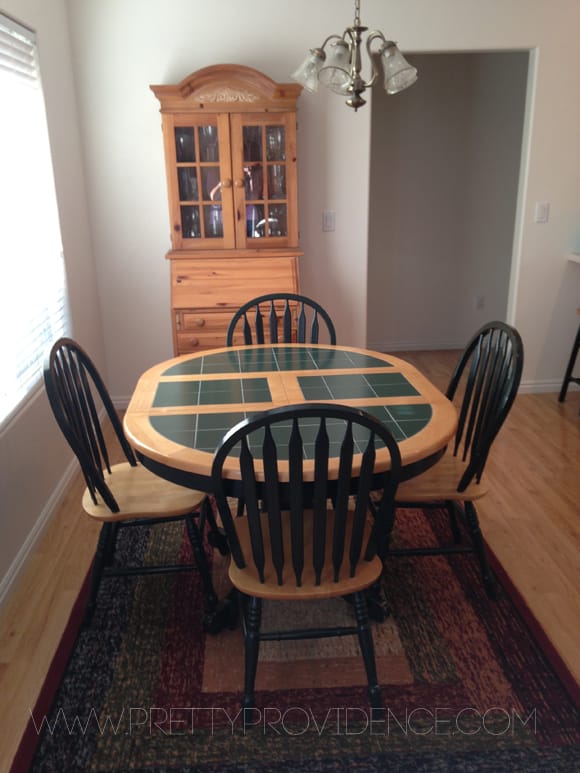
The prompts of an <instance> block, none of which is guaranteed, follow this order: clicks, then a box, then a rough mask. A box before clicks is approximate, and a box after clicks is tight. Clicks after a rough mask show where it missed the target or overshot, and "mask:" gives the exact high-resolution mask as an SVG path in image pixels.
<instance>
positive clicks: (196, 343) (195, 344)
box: [189, 338, 199, 346]
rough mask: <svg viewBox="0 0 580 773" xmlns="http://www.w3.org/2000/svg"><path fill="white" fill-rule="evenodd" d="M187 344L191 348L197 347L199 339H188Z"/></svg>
mask: <svg viewBox="0 0 580 773" xmlns="http://www.w3.org/2000/svg"><path fill="white" fill-rule="evenodd" d="M189 343H190V345H191V346H197V345H198V343H199V338H190V339H189Z"/></svg>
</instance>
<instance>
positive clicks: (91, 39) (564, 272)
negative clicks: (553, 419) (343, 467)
mask: <svg viewBox="0 0 580 773" xmlns="http://www.w3.org/2000/svg"><path fill="white" fill-rule="evenodd" d="M68 8H69V14H70V23H71V28H72V31H73V41H74V44H73V49H74V64H75V68H74V69H75V77H76V81H77V89H78V99H79V105H80V111H81V122H82V130H83V137H84V142H85V150H86V156H85V158H86V164H87V177H88V189H89V200H90V206H91V222H92V226H93V234H94V241H93V246H94V252H95V257H96V261H97V266H98V272H99V286H100V290H101V302H102V305H103V319H104V333H105V341H106V350H107V352H106V353H107V362H108V366H109V367H108V370H109V376H110V383H111V387H112V391H113V394H114V395H115V396H116V397H117V398H118V399H120V400H122V399H124V398H127V396H128V395H129V394H130V392H131V390H132V387H133V385H134V383H135V380H136V378H137V376H138V375H139V373H140V372H141V371H142V370H143V369H144V368H146V367H147V366H148V365H150V364H152V363H153V362H155V361H157V360H160V359H161V358H163V357H166V356H168V355H170V354H171V342H170V327H169V314H168V266H167V263H166V261H164V260H163V255H164V254H165V252H166V251H167V249H168V248H169V235H168V215H167V204H166V192H165V179H164V172H163V155H162V143H161V133H160V120H159V115H158V112H157V111H158V104H157V101H156V100H155V98H154V96H153V94H152V93H151V92H150V91H149V88H148V86H149V84H150V83H171V82H176V81H179V80H180V79H181V78H183V77H184V76H185V75H187V74H188V73H190V72H192V71H193V70H196V69H198V68H200V67H203V66H206V65H208V64H211V63H217V62H237V63H241V64H246V65H250V66H254V67H257V68H258V69H261V70H264V71H265V72H266V73H267V74H268V75H270V76H271V77H273V78H275V79H277V80H288V73H289V72H291V71H292V69H293V68H294V66H295V65H296V64H297V63H298V62H299V61H300V60H301V58H302V56H303V54H304V52H305V51H306V50H307V49H308V48H309V47H311V46H313V45H316V44H319V43H320V42H322V40H323V38H324V37H325V36H326V35H327V34H328V33H330V32H332V31H339V32H341V31H342V29H343V28H344V27H345V26H346V25H347V24H349V23H351V20H352V3H351V2H350V0H340V2H337V0H333V1H332V2H331V0H294V1H293V2H292V3H284V2H281V1H280V0H268V2H266V0H245V2H244V3H240V2H238V0H213V1H212V2H211V3H207V2H202V0H198V1H196V0H69V2H68ZM362 20H363V23H366V24H368V25H369V26H370V27H371V28H372V27H378V28H380V29H382V30H383V31H385V32H386V33H387V34H388V35H392V36H393V37H395V38H396V39H397V40H398V41H399V43H400V45H401V47H402V48H403V49H405V50H411V51H416V52H437V51H469V50H475V51H477V50H479V51H489V50H499V51H501V50H506V49H507V50H512V49H515V50H518V49H519V50H527V49H535V48H536V47H537V50H538V55H537V77H535V80H534V84H533V101H532V103H531V108H532V110H533V114H532V117H531V121H530V134H529V136H527V137H526V138H525V142H526V143H527V144H526V148H527V150H528V151H529V152H528V153H527V156H526V159H525V161H526V167H525V178H524V185H523V188H522V191H523V195H522V199H521V211H520V215H519V216H520V221H519V222H518V230H517V242H516V253H517V271H518V274H517V277H516V279H517V284H516V285H514V287H513V288H512V296H511V308H510V320H511V321H512V322H515V323H516V324H517V325H518V327H519V328H520V330H521V332H522V335H523V337H524V342H525V345H526V366H525V373H524V381H526V382H528V383H533V384H535V385H537V386H540V387H541V386H544V385H546V384H548V385H552V386H553V388H556V383H557V381H558V380H559V379H560V378H561V373H562V371H563V369H564V365H565V361H566V357H567V353H568V350H569V341H570V339H571V337H572V335H573V331H574V327H575V324H576V318H575V313H574V312H575V308H576V306H577V300H576V299H575V297H574V296H575V295H577V293H578V288H579V287H580V271H578V268H577V266H573V267H572V268H570V267H568V266H567V265H566V263H565V260H564V254H565V253H566V252H567V251H568V250H570V249H572V248H573V247H574V246H576V243H575V240H576V239H577V238H578V236H579V234H578V229H579V228H580V226H579V221H580V180H579V178H578V174H577V172H576V171H575V170H577V169H578V166H579V164H578V155H579V150H578V140H577V137H578V125H579V123H580V122H579V117H580V103H579V101H578V99H577V98H575V97H576V95H577V94H578V91H579V88H580V49H579V47H578V46H577V41H576V33H577V30H578V28H579V26H580V4H579V3H578V2H577V1H576V0H556V1H555V2H552V3H546V2H544V0H508V1H507V2H506V0H487V2H485V3H482V2H480V0H438V2H437V3H433V2H426V0H392V1H391V2H389V3H384V2H381V1H380V0H366V2H365V3H364V4H363V8H362ZM306 21H307V22H308V23H305V22H306ZM370 117H371V111H370V109H369V108H368V107H366V108H362V109H361V110H360V111H359V112H358V113H357V114H355V113H354V112H353V111H351V110H349V108H347V107H346V106H344V105H343V104H342V101H341V99H340V98H339V97H337V96H335V95H328V94H325V95H321V94H319V95H317V96H316V97H313V96H310V95H306V94H305V95H303V96H302V97H301V98H300V100H299V154H300V155H299V158H300V160H299V183H300V191H299V196H300V218H301V243H302V247H303V249H304V251H305V253H306V254H305V257H304V258H303V259H302V260H301V266H300V273H301V280H302V289H303V290H304V291H305V292H307V293H310V294H312V295H314V296H315V297H317V298H318V299H319V300H320V301H321V302H322V303H323V304H324V305H325V306H327V307H328V308H329V310H330V312H331V314H332V316H333V318H334V319H335V320H336V325H337V328H338V335H339V340H341V341H343V342H345V343H353V344H364V343H365V342H366V340H367V329H366V318H365V311H364V310H365V307H366V300H367V299H366V294H367V253H368V245H367V220H368V191H369V168H368V164H369V151H370V142H369V137H370ZM536 200H549V201H550V202H551V205H552V209H551V212H552V216H551V221H550V223H548V224H547V225H537V224H534V223H533V222H532V213H533V206H534V202H535V201H536ZM325 208H328V209H334V210H335V211H336V223H337V227H336V231H335V232H334V233H329V234H326V233H324V234H323V233H322V231H321V211H322V210H323V209H325ZM409 303H410V304H412V299H410V300H409Z"/></svg>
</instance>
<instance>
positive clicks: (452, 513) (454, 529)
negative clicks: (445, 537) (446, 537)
mask: <svg viewBox="0 0 580 773" xmlns="http://www.w3.org/2000/svg"><path fill="white" fill-rule="evenodd" d="M445 507H446V508H447V512H448V513H449V524H450V526H451V533H452V534H453V541H454V542H455V544H456V545H459V543H460V542H461V531H460V530H459V523H458V521H457V505H456V504H455V502H453V501H452V500H448V501H446V502H445Z"/></svg>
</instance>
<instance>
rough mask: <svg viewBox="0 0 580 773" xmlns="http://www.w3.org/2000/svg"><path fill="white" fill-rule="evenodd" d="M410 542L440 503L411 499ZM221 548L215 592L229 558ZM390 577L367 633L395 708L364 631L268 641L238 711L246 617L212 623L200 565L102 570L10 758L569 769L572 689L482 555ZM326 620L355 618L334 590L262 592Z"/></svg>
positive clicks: (174, 535) (275, 618) (164, 553)
mask: <svg viewBox="0 0 580 773" xmlns="http://www.w3.org/2000/svg"><path fill="white" fill-rule="evenodd" d="M125 532H134V530H125ZM123 539H124V542H123V544H122V553H123V554H124V556H123V560H127V559H129V558H130V559H131V560H133V561H136V562H138V563H139V562H151V563H153V562H157V561H159V560H162V559H163V558H167V557H168V556H175V555H180V557H181V560H183V561H184V562H186V561H189V560H190V559H191V557H190V555H189V547H188V541H187V538H186V537H185V535H184V533H183V530H182V528H181V526H178V525H175V524H171V525H167V526H164V527H162V528H161V529H160V528H156V529H154V530H151V531H150V533H147V534H144V535H142V536H140V537H137V536H136V535H135V534H134V533H132V534H128V533H124V534H123ZM418 540H421V541H422V543H423V544H437V543H438V542H440V541H447V540H448V529H447V524H446V520H445V516H444V514H443V513H439V512H435V513H433V512H430V513H429V515H428V516H427V515H425V514H424V513H423V512H422V511H421V510H407V511H405V517H403V518H399V519H398V525H397V533H396V543H397V545H398V546H399V547H403V546H405V545H408V544H411V543H413V544H417V541H418ZM211 560H212V562H213V566H212V571H213V575H214V578H215V582H216V586H217V589H218V591H219V594H220V596H221V597H223V596H225V595H226V594H227V592H228V591H229V584H228V580H227V573H226V571H227V559H224V558H222V557H221V556H219V555H217V554H216V555H213V554H212V555H211ZM383 585H384V592H385V595H386V598H387V600H388V603H389V606H390V609H391V615H390V617H389V618H388V619H387V620H386V621H385V622H383V623H374V624H373V631H374V638H375V646H376V655H377V666H378V671H379V679H380V683H381V685H382V690H383V700H384V706H385V710H384V712H383V715H382V717H371V714H370V711H369V705H368V701H367V696H366V689H365V678H364V672H363V668H362V663H361V658H360V655H359V652H358V645H357V641H356V639H355V638H351V637H345V638H342V639H326V640H318V641H317V640H310V641H304V642H268V643H263V645H262V648H261V651H260V662H259V666H258V676H257V681H256V687H257V693H256V698H257V708H256V709H255V710H253V711H251V712H245V713H243V712H241V711H240V708H239V699H240V693H241V689H242V684H243V671H244V663H243V641H242V635H241V631H240V630H239V629H236V630H233V631H232V630H225V631H222V632H221V633H220V634H218V635H209V634H205V633H204V632H203V628H202V609H203V599H202V593H201V587H200V582H199V578H198V576H197V575H195V574H182V575H167V576H147V577H139V578H135V577H134V578H123V579H119V578H117V579H114V580H106V581H104V582H103V584H102V587H101V591H100V595H99V599H98V607H97V611H96V613H95V616H94V618H93V620H92V622H91V625H90V627H88V628H86V627H85V628H83V629H81V631H80V633H79V634H78V637H77V639H76V643H75V646H74V649H73V652H72V654H71V656H70V659H69V661H68V665H67V667H66V670H65V672H64V674H63V675H62V678H61V679H60V680H59V681H60V684H59V687H58V690H57V691H56V694H54V696H51V697H52V704H51V707H50V710H48V709H47V708H46V705H45V706H43V705H42V703H40V704H39V705H37V707H35V708H34V709H32V710H31V718H30V723H29V729H28V732H27V734H26V736H25V738H24V739H23V742H22V744H21V748H20V750H19V753H18V756H17V758H16V761H15V766H14V770H31V771H59V772H60V771H66V772H67V773H70V772H71V771H110V772H114V773H121V772H123V773H128V772H129V771H138V772H139V773H146V772H151V773H152V772H153V771H159V772H160V773H161V772H165V771H166V772H167V773H169V772H177V771H278V772H280V773H282V772H283V771H298V770H304V771H338V770H351V771H357V772H358V771H526V773H529V771H566V772H568V771H572V770H574V769H576V768H575V765H576V764H577V760H578V758H579V752H580V750H579V743H578V742H579V740H580V731H579V723H578V713H577V711H576V709H575V705H574V701H573V700H572V698H571V695H570V693H569V691H568V690H567V689H566V687H565V685H564V684H563V683H562V681H561V679H560V678H559V677H558V675H557V673H556V671H555V670H554V668H553V667H552V665H551V664H550V662H549V660H548V659H547V657H546V656H545V654H544V652H543V651H542V649H541V647H540V645H539V644H538V640H537V639H536V638H534V636H533V635H532V634H531V632H530V630H529V628H528V626H527V624H526V622H525V620H524V618H523V617H522V616H521V615H520V613H519V611H518V610H517V609H516V607H515V606H514V603H513V601H512V600H511V598H510V596H509V595H508V593H507V592H506V591H505V588H504V587H503V586H502V587H500V590H499V597H498V599H497V600H496V601H491V600H489V599H488V597H487V596H486V594H485V591H484V589H483V586H482V583H481V580H480V577H479V573H478V569H477V566H476V563H475V561H474V559H473V557H472V556H466V555H459V556H453V557H443V556H434V557H413V558H407V557H405V558H392V559H390V560H389V561H388V562H387V566H386V568H385V574H384V578H383ZM81 606H82V605H81V604H79V608H80V607H81ZM326 619H328V620H332V621H333V622H334V621H338V622H342V623H345V624H347V625H348V624H352V612H351V610H350V608H349V606H348V605H347V604H346V603H345V602H344V601H343V600H342V599H336V600H332V601H327V602H320V603H317V604H313V603H312V602H310V603H309V604H303V605H302V604H297V603H288V604H279V605H278V604H272V605H270V607H268V605H267V603H265V605H264V622H263V628H264V629H266V628H267V627H274V626H278V625H280V624H281V621H282V623H285V624H287V625H288V627H292V624H293V623H294V622H296V621H300V623H299V624H300V626H301V627H304V625H305V624H307V623H308V620H312V621H315V622H316V624H320V623H323V622H324V621H325V620H326ZM72 625H73V622H71V626H72ZM69 634H70V631H69ZM63 646H64V645H63ZM61 658H62V655H61ZM46 698H47V695H46V691H45V694H44V703H45V704H47V700H46ZM47 705H48V704H47Z"/></svg>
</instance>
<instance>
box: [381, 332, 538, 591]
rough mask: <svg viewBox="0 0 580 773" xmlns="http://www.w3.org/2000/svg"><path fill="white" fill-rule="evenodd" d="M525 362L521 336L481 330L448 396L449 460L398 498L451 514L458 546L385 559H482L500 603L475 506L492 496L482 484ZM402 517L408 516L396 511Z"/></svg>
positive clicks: (394, 552)
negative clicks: (464, 540) (453, 409)
mask: <svg viewBox="0 0 580 773" xmlns="http://www.w3.org/2000/svg"><path fill="white" fill-rule="evenodd" d="M523 361H524V351H523V344H522V339H521V337H520V335H519V333H518V331H517V330H516V329H515V328H513V327H511V326H510V325H506V324H505V323H503V322H490V323H488V324H486V325H484V326H483V327H481V328H480V329H479V330H478V331H477V333H475V335H474V336H473V337H472V339H471V340H470V341H469V343H468V344H467V347H466V348H465V350H464V352H463V353H462V355H461V356H460V358H459V361H458V362H457V364H456V366H455V370H454V372H453V375H452V377H451V380H450V382H449V386H448V387H447V392H446V395H447V397H448V398H449V399H450V400H456V401H457V408H458V411H459V417H458V426H457V432H456V433H455V438H454V440H453V441H452V442H451V443H450V444H449V446H448V448H447V452H446V453H445V455H444V456H443V457H442V458H441V459H440V460H439V461H438V462H437V463H436V464H435V465H434V466H433V467H431V468H430V469H429V470H427V471H426V472H424V473H422V474H421V475H419V476H417V477H415V478H411V479H410V480H407V481H405V482H404V483H402V484H401V485H400V487H399V490H398V492H397V506H398V507H399V508H403V507H413V506H415V507H417V506H420V507H422V508H430V507H431V508H433V507H441V505H442V504H443V505H444V507H445V508H446V509H447V512H448V515H449V518H450V523H451V529H452V533H453V539H454V543H453V544H449V545H443V546H441V547H435V548H431V547H405V548H398V549H395V548H391V547H390V532H391V529H392V526H393V524H391V525H390V527H389V538H388V541H387V551H386V554H385V556H386V558H388V557H389V556H400V555H413V556H416V555H436V554H452V553H464V552H473V553H475V555H476V556H477V558H478V560H479V564H480V568H481V574H482V578H483V582H484V585H485V589H486V592H487V594H488V595H489V596H490V597H491V598H493V597H495V583H494V581H493V578H492V576H491V572H490V568H489V564H488V561H487V556H486V549H485V543H484V540H483V536H482V533H481V529H480V525H479V518H478V514H477V510H476V507H475V501H476V500H478V499H480V498H481V497H483V496H484V495H485V493H486V491H487V489H486V486H485V484H484V483H483V482H482V475H483V471H484V468H485V464H486V461H487V458H488V455H489V452H490V449H491V447H492V444H493V442H494V440H495V438H496V436H497V434H498V432H499V430H500V429H501V426H502V425H503V423H504V421H505V420H506V418H507V416H508V413H509V411H510V409H511V407H512V405H513V402H514V400H515V397H516V393H517V391H518V387H519V384H520V380H521V375H522V368H523ZM397 517H404V514H403V513H401V512H400V511H399V510H397ZM458 517H463V518H464V520H465V524H466V527H467V530H468V533H469V535H470V544H461V531H460V528H459V522H458Z"/></svg>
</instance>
